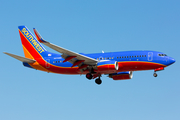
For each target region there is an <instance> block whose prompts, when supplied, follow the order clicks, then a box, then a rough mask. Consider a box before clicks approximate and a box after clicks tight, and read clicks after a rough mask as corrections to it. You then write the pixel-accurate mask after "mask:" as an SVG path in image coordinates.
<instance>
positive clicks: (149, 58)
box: [148, 52, 153, 61]
mask: <svg viewBox="0 0 180 120" xmlns="http://www.w3.org/2000/svg"><path fill="white" fill-rule="evenodd" d="M152 60H153V52H148V61H152Z"/></svg>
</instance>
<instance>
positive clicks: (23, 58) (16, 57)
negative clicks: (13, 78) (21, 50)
mask: <svg viewBox="0 0 180 120" xmlns="http://www.w3.org/2000/svg"><path fill="white" fill-rule="evenodd" d="M4 54H6V55H9V56H11V57H13V58H15V59H17V60H19V61H21V62H25V63H34V62H36V60H32V59H29V58H25V57H21V56H18V55H14V54H11V53H7V52H4Z"/></svg>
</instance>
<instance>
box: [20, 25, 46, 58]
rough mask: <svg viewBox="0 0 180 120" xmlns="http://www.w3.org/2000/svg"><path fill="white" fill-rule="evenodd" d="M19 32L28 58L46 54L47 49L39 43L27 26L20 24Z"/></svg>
mask: <svg viewBox="0 0 180 120" xmlns="http://www.w3.org/2000/svg"><path fill="white" fill-rule="evenodd" d="M18 28H19V34H20V38H21V42H22V46H23V50H24V54H25V57H26V58H30V59H36V58H41V57H43V56H44V55H45V54H46V51H47V50H46V49H45V48H44V47H43V46H42V45H41V44H40V43H39V41H38V40H37V39H36V38H35V37H34V35H33V34H32V33H31V32H30V31H29V30H28V28H27V27H26V26H19V27H18Z"/></svg>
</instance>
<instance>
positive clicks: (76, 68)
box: [4, 26, 175, 85]
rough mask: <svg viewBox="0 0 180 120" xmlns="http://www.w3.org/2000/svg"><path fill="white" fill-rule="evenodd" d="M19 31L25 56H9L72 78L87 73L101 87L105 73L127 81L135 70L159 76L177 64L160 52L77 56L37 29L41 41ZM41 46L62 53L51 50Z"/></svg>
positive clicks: (22, 29)
mask: <svg viewBox="0 0 180 120" xmlns="http://www.w3.org/2000/svg"><path fill="white" fill-rule="evenodd" d="M18 28H19V34H20V38H21V42H22V46H23V50H24V55H25V57H21V56H17V55H14V54H10V53H7V52H4V53H5V54H7V55H9V56H11V57H13V58H15V59H17V60H20V61H21V62H23V65H24V66H26V67H29V68H33V69H36V70H41V71H45V72H51V73H58V74H69V75H75V74H80V75H82V74H85V75H86V78H87V79H89V80H91V79H95V78H96V80H95V82H96V83H97V84H98V85H100V84H101V83H102V80H101V79H100V77H101V75H103V74H105V75H108V76H109V77H110V78H112V79H113V80H127V79H131V78H132V72H133V71H142V70H154V74H153V75H154V77H157V73H156V72H157V71H160V70H164V68H165V67H167V66H169V65H171V64H173V63H174V62H175V59H173V58H172V57H169V56H167V55H166V54H164V53H162V52H157V51H124V52H109V53H104V52H102V53H95V54H84V53H83V54H82V53H76V52H73V51H70V50H67V49H65V48H62V47H59V46H57V45H54V44H52V43H49V42H47V41H45V40H44V39H43V38H42V37H41V35H40V34H39V33H38V32H37V30H36V29H35V28H34V29H33V30H34V32H35V36H36V38H37V39H36V38H35V37H34V35H33V34H32V33H31V32H30V31H29V30H28V28H27V27H26V26H19V27H18ZM41 43H42V44H44V45H46V46H48V47H50V48H52V49H54V50H56V51H57V52H59V53H60V54H56V53H51V52H49V51H47V50H46V49H45V48H44V47H43V46H42V45H41Z"/></svg>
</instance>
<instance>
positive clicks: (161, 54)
mask: <svg viewBox="0 0 180 120" xmlns="http://www.w3.org/2000/svg"><path fill="white" fill-rule="evenodd" d="M158 56H167V55H166V54H158Z"/></svg>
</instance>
